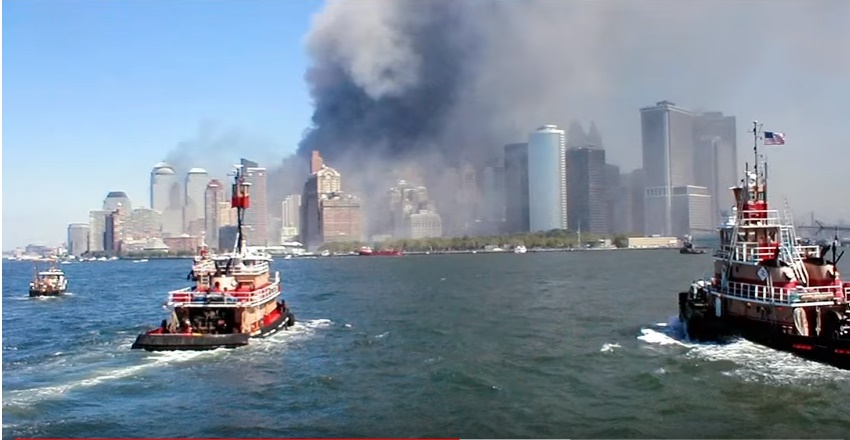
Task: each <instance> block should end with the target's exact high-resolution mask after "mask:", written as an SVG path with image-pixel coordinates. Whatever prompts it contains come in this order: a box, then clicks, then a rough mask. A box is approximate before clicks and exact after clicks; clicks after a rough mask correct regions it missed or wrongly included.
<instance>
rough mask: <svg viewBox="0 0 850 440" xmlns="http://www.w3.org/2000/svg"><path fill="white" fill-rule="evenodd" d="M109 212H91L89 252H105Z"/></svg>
mask: <svg viewBox="0 0 850 440" xmlns="http://www.w3.org/2000/svg"><path fill="white" fill-rule="evenodd" d="M109 214H110V212H109V211H104V210H96V211H90V212H89V252H103V251H104V250H105V247H104V243H105V241H106V217H107V216H108V215H109Z"/></svg>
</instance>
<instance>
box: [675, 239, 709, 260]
mask: <svg viewBox="0 0 850 440" xmlns="http://www.w3.org/2000/svg"><path fill="white" fill-rule="evenodd" d="M679 253H680V254H691V255H697V254H704V253H705V250H704V249H697V248H695V247H694V241H693V237H691V236H690V235H686V236H685V237H684V238H682V247H681V248H679Z"/></svg>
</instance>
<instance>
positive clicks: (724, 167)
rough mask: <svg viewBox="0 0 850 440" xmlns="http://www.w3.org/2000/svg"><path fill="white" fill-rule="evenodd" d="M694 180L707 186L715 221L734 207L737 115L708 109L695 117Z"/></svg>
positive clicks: (736, 167)
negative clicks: (733, 190)
mask: <svg viewBox="0 0 850 440" xmlns="http://www.w3.org/2000/svg"><path fill="white" fill-rule="evenodd" d="M694 143H695V145H694V148H695V150H694V161H695V169H694V178H695V179H694V180H695V182H694V184H695V185H697V186H703V187H706V188H708V192H709V194H710V195H711V203H712V212H711V214H712V222H713V224H715V225H716V224H718V223H719V222H720V221H721V220H722V217H721V215H722V214H723V213H728V212H730V211H731V208H732V205H734V203H735V198H734V196H733V195H732V191H730V190H729V187H732V186H735V185H736V184H737V181H738V143H737V133H736V125H735V117H734V116H724V115H723V113H721V112H706V113H701V114H699V115H697V116H696V117H695V119H694Z"/></svg>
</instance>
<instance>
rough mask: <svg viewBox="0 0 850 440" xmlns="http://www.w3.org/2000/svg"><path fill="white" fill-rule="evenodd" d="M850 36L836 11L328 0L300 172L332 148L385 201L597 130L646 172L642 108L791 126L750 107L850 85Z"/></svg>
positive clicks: (348, 172)
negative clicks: (514, 147) (401, 171)
mask: <svg viewBox="0 0 850 440" xmlns="http://www.w3.org/2000/svg"><path fill="white" fill-rule="evenodd" d="M847 23H850V4H848V3H847V2H836V1H829V0H824V1H805V2H793V1H783V2H776V1H770V0H764V1H751V2H745V3H740V2H735V3H733V2H673V1H648V2H647V1H641V2H637V1H627V0H620V1H617V0H613V1H606V2H566V1H546V0H523V1H490V0H468V1H440V0H416V1H396V0H370V1H341V0H331V1H328V2H327V3H326V5H325V7H324V8H323V9H322V10H321V11H320V12H319V13H318V14H317V15H316V16H315V17H314V20H313V24H312V28H311V30H310V32H309V34H308V35H307V37H306V48H307V51H308V53H309V55H310V57H311V59H312V65H311V67H310V68H309V71H308V72H307V74H306V80H307V82H308V84H309V87H310V92H311V94H312V97H313V99H314V103H315V112H314V114H313V118H312V122H313V126H312V127H311V128H310V129H309V130H308V132H307V134H306V135H305V137H304V139H303V140H302V142H301V144H300V146H299V149H298V156H299V157H300V158H302V159H298V160H303V158H305V157H308V156H309V154H310V151H311V150H319V151H320V152H321V153H322V155H323V156H324V157H325V159H326V162H328V163H329V164H330V165H332V166H334V167H336V168H338V169H340V171H342V172H343V173H344V174H343V178H344V183H343V185H344V189H349V190H351V189H357V190H360V191H363V192H367V193H373V192H375V191H379V190H381V189H382V188H384V187H385V186H386V185H387V182H386V180H389V179H391V178H390V177H389V175H390V174H391V171H393V170H397V169H398V168H399V167H401V166H402V165H404V166H408V167H409V166H411V164H413V165H412V166H413V167H414V168H419V170H420V173H419V174H421V175H424V176H425V178H426V180H430V181H432V182H433V181H435V180H437V181H439V180H441V179H442V177H443V176H442V175H441V173H442V172H443V170H444V169H445V168H446V166H457V165H458V164H459V163H461V162H462V161H469V162H470V163H472V164H473V165H476V166H480V165H482V164H483V162H485V161H487V160H489V159H491V158H493V157H497V156H500V155H501V149H502V147H503V145H504V144H506V143H510V142H515V141H522V140H524V139H526V138H527V133H529V132H530V131H531V130H533V129H535V128H536V127H538V126H540V125H542V124H550V123H554V124H558V125H560V126H562V127H567V126H568V125H569V123H570V122H571V121H573V120H582V121H587V122H585V123H584V124H585V127H587V126H588V125H587V124H588V122H589V121H590V120H591V119H593V120H595V121H596V122H597V123H598V124H599V132H601V135H602V137H603V139H605V146H606V148H607V149H608V150H609V154H608V156H609V157H612V158H613V159H614V162H620V163H621V164H628V165H629V166H630V167H631V168H634V167H639V166H640V165H641V164H640V154H641V153H640V140H639V139H640V127H639V116H638V108H639V107H641V106H646V105H651V104H653V103H655V102H656V101H660V100H662V99H670V100H672V101H674V102H676V103H677V104H679V105H682V106H684V107H690V108H697V107H704V108H707V109H715V110H721V111H724V112H726V113H727V114H728V113H731V114H739V119H741V120H740V122H739V127H741V128H742V130H743V129H745V125H746V119H747V116H748V115H758V116H760V117H771V118H774V119H776V120H780V121H786V120H789V119H793V117H791V116H790V115H789V114H788V112H787V111H785V112H783V111H780V110H777V107H773V106H769V105H765V103H764V102H750V103H749V104H741V100H742V99H744V97H746V99H753V100H755V99H756V98H759V95H761V96H764V95H765V94H769V93H771V90H772V87H774V86H779V87H783V89H782V90H783V93H786V98H787V99H788V100H789V101H788V103H789V104H791V103H793V104H802V103H803V101H806V96H804V93H803V91H802V90H801V89H800V87H794V86H792V85H797V86H799V84H801V83H806V84H810V83H811V82H812V78H813V76H812V75H816V76H817V77H820V78H821V79H822V80H824V81H838V80H840V79H842V78H847V75H848V74H850V56H847V54H848V53H850V50H848V47H847V44H848V43H847V42H848V41H850V27H848V26H847ZM762 75H764V76H762ZM789 86H790V87H789ZM845 86H846V84H845ZM748 89H749V90H754V91H755V92H751V93H749V94H748V93H746V90H748ZM805 92H806V93H809V94H810V95H811V93H812V92H813V90H807V91H805ZM740 95H744V97H740ZM759 99H761V98H759ZM808 101H809V102H811V98H808ZM845 106H846V104H845ZM785 107H786V108H787V106H785ZM845 108H846V107H845ZM744 112H749V113H747V114H741V113H744ZM739 150H746V147H745V146H739ZM742 157H743V156H742ZM295 160H296V159H294V158H290V159H288V160H287V163H289V164H292V163H294V161H295ZM302 163H304V162H302ZM293 169H294V168H293ZM303 170H304V171H303V173H302V175H301V176H299V177H303V175H305V173H306V165H304V168H303ZM296 180H297V179H296ZM378 181H380V182H378ZM352 185H353V187H354V188H352ZM291 190H292V191H300V187H295V188H292V189H291ZM366 195H367V196H368V195H369V194H366ZM373 195H374V194H373ZM440 196H442V198H444V199H445V198H447V197H450V196H451V195H446V194H442V195H440V194H438V197H440Z"/></svg>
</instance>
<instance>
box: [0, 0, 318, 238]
mask: <svg viewBox="0 0 850 440" xmlns="http://www.w3.org/2000/svg"><path fill="white" fill-rule="evenodd" d="M320 7H321V2H319V1H315V0H312V1H308V0H299V1H271V0H266V1H247V0H240V1H224V0H212V1H209V0H208V1H200V0H197V1H196V0H181V1H165V0H145V1H114V2H113V1H105V0H101V1H94V0H54V1H45V0H27V1H22V0H17V1H5V2H3V187H4V191H3V207H4V208H5V209H4V210H3V249H4V250H7V249H12V248H14V247H16V246H23V245H26V244H28V243H36V242H38V243H44V244H56V243H59V242H61V241H63V240H64V239H65V235H66V227H67V224H68V223H70V222H87V221H88V211H89V210H91V209H99V208H100V206H101V204H102V201H103V198H104V197H105V196H106V194H107V192H109V191H125V192H127V194H128V195H129V197H130V198H131V200H132V201H133V204H134V206H147V205H148V189H147V185H148V179H149V173H150V169H151V167H152V166H153V165H154V164H155V163H156V162H159V161H161V160H162V159H163V158H165V157H166V156H167V155H168V153H169V152H170V151H172V150H173V149H174V148H175V147H176V145H177V144H178V143H180V142H182V141H186V140H191V139H193V138H196V137H198V136H199V131H200V130H201V128H200V127H201V125H202V124H203V123H204V121H212V124H213V125H214V126H215V128H216V129H218V130H238V131H239V132H241V133H243V134H246V135H248V136H251V137H255V138H261V139H264V140H265V141H266V144H271V145H272V146H271V147H269V146H268V145H266V144H264V146H263V147H262V148H264V149H265V151H250V149H249V151H244V154H245V155H247V156H249V157H250V156H251V155H252V154H253V155H256V156H260V157H269V156H279V157H282V156H284V155H285V154H288V153H289V152H291V151H294V149H295V147H296V145H297V143H298V141H299V140H300V138H301V133H302V132H303V130H304V129H305V127H307V126H308V124H309V119H310V115H311V103H310V99H309V95H308V92H307V89H306V86H305V82H304V80H303V75H304V71H305V69H306V66H307V58H306V56H305V51H304V46H303V38H304V35H305V33H306V32H307V29H308V27H309V26H310V20H311V16H312V14H313V13H315V12H317V11H318V10H319V8H320ZM258 148H259V147H258ZM269 150H271V151H269ZM237 155H238V153H237V152H234V158H233V161H234V162H236V161H238V156H237ZM21 183H23V185H22V184H21ZM36 200H37V201H36ZM13 208H14V210H13Z"/></svg>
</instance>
